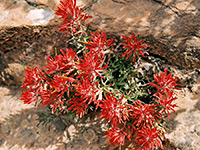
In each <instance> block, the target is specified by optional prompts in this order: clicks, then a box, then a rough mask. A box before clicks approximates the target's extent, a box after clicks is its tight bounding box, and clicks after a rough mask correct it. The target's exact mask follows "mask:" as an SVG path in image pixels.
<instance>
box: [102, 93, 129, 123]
mask: <svg viewBox="0 0 200 150" xmlns="http://www.w3.org/2000/svg"><path fill="white" fill-rule="evenodd" d="M123 99H124V96H122V97H121V99H120V100H117V99H116V98H115V97H114V96H113V94H110V95H107V96H106V99H105V100H103V101H102V103H103V104H102V105H101V106H100V107H101V108H102V110H101V115H100V118H106V121H107V122H110V124H112V125H113V126H114V127H117V126H118V125H119V124H121V123H123V122H124V121H125V120H129V118H128V117H129V116H128V115H129V111H128V108H127V106H126V104H127V102H126V101H125V102H123V101H122V100H123Z"/></svg>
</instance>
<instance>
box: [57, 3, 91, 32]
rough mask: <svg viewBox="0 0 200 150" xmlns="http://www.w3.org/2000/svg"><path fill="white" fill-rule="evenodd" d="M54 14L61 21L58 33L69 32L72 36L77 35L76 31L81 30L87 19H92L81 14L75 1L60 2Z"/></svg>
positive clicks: (80, 9)
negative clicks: (60, 18) (59, 17)
mask: <svg viewBox="0 0 200 150" xmlns="http://www.w3.org/2000/svg"><path fill="white" fill-rule="evenodd" d="M55 14H56V15H59V16H61V17H62V19H63V25H62V26H61V27H60V31H62V32H68V31H70V32H71V34H72V35H74V34H76V33H78V30H82V28H83V27H84V26H83V24H84V23H85V21H86V20H87V19H88V18H92V16H89V15H88V14H83V13H82V8H79V7H78V6H76V0H63V1H60V5H59V6H58V8H57V11H56V12H55ZM87 25H88V24H87ZM87 25H86V26H87ZM81 26H82V27H81Z"/></svg>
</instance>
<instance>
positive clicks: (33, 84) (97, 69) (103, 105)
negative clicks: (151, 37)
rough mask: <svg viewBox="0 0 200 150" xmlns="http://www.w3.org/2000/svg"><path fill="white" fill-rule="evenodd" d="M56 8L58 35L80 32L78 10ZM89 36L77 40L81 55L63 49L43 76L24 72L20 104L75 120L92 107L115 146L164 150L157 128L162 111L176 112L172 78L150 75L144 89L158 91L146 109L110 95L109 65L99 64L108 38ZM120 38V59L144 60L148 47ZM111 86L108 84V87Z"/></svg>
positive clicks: (69, 5) (70, 2)
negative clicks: (60, 23)
mask: <svg viewBox="0 0 200 150" xmlns="http://www.w3.org/2000/svg"><path fill="white" fill-rule="evenodd" d="M60 3H61V4H60V5H59V7H58V10H57V11H56V14H57V15H59V16H61V17H62V19H63V24H64V25H63V26H61V28H60V30H61V31H64V32H68V31H70V32H71V34H72V35H74V34H78V33H81V34H82V33H83V32H85V31H83V30H84V27H85V26H84V22H85V21H86V20H87V19H88V18H90V17H91V16H89V15H87V14H82V9H81V8H78V7H77V6H76V0H64V1H61V2H60ZM90 34H91V36H90V38H91V40H90V41H87V42H81V41H82V40H83V41H86V40H87V39H88V38H89V36H87V35H88V34H86V36H87V38H86V39H80V41H79V44H80V43H84V44H86V45H85V47H84V50H85V51H84V52H83V56H80V55H77V54H76V53H75V52H74V51H73V50H72V49H71V48H70V49H68V48H67V49H66V51H63V50H60V54H59V55H57V54H56V56H55V57H52V56H49V57H47V58H46V59H47V60H46V62H47V65H46V66H44V67H45V68H46V71H42V70H40V69H39V68H37V67H35V68H33V69H32V70H31V69H30V68H28V67H27V68H26V78H25V81H24V84H23V85H22V88H24V91H22V94H21V99H20V100H22V101H23V102H24V103H25V104H30V103H33V102H35V104H42V105H45V106H50V108H51V110H52V113H55V112H56V111H57V112H59V113H61V112H69V111H71V112H75V113H76V114H77V115H78V116H80V117H82V116H83V115H85V114H86V113H87V111H88V109H89V108H93V106H95V108H96V109H98V108H100V110H101V114H100V118H105V120H106V121H107V122H108V123H110V125H111V128H110V129H108V131H107V132H105V134H106V136H107V137H108V138H110V139H109V141H110V142H111V143H113V144H114V145H118V144H124V142H125V139H126V138H127V139H128V140H130V141H131V139H134V142H135V143H134V144H136V145H137V146H138V148H136V149H142V150H147V149H152V150H153V149H154V147H161V148H163V147H162V143H161V139H160V133H161V131H160V130H158V126H159V124H160V122H161V120H162V118H163V115H162V113H166V112H167V113H168V115H169V117H170V112H169V111H170V110H173V111H175V109H174V108H175V107H177V106H176V104H173V102H174V100H176V97H175V96H174V89H177V88H176V86H177V85H178V84H177V83H176V82H177V80H178V79H177V78H174V77H173V76H172V74H171V73H169V74H167V69H165V70H164V72H161V73H160V74H159V75H156V74H154V79H155V81H156V82H157V83H156V84H155V83H149V85H151V86H153V87H155V88H156V89H157V92H156V93H155V94H154V96H155V99H154V101H153V102H155V103H156V104H155V103H154V104H153V103H151V104H145V103H143V102H142V101H140V100H139V99H138V100H136V101H134V100H131V99H130V98H127V96H126V95H125V94H122V93H119V92H118V93H115V92H113V90H115V91H117V89H113V88H112V87H109V86H108V85H107V83H106V82H107V81H108V80H109V78H108V79H107V78H106V77H107V76H106V75H105V74H104V73H105V69H106V68H108V64H105V62H104V60H105V59H107V58H106V55H105V54H107V53H109V52H110V50H109V49H110V48H111V46H113V39H112V38H111V39H107V35H106V33H105V32H104V31H102V32H99V31H97V33H92V32H90ZM81 38H83V37H81ZM122 38H123V39H124V40H125V41H126V43H120V45H124V46H123V48H125V49H126V50H127V51H126V52H124V53H123V55H122V57H124V56H125V55H128V56H127V57H126V59H128V58H129V57H130V56H131V55H132V54H133V62H134V63H135V61H136V57H138V58H139V54H140V55H142V56H143V57H144V53H146V54H148V52H147V51H145V50H144V48H146V47H148V46H147V45H142V43H143V42H144V40H141V41H139V39H136V36H135V34H134V33H132V37H131V36H128V35H122ZM110 82H111V81H108V83H109V85H110ZM111 88H112V90H110V89H111ZM111 91H112V92H113V93H112V92H111ZM118 97H120V98H119V99H118Z"/></svg>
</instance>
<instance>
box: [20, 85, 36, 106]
mask: <svg viewBox="0 0 200 150" xmlns="http://www.w3.org/2000/svg"><path fill="white" fill-rule="evenodd" d="M25 90H26V91H22V94H21V96H20V97H21V98H20V100H22V101H23V102H24V104H30V103H32V102H36V103H37V100H38V92H37V91H35V90H33V89H32V88H31V87H30V88H29V89H28V88H26V87H25Z"/></svg>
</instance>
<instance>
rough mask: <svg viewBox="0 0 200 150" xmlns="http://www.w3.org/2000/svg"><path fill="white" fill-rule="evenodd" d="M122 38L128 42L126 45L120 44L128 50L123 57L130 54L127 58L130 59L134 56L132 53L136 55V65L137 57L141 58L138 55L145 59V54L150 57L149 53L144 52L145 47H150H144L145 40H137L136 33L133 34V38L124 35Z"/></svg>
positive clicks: (134, 58) (134, 57)
mask: <svg viewBox="0 0 200 150" xmlns="http://www.w3.org/2000/svg"><path fill="white" fill-rule="evenodd" d="M122 38H123V39H124V40H125V41H126V43H120V44H121V45H124V46H123V48H126V49H127V51H126V52H125V53H123V54H122V57H124V56H125V55H127V54H128V56H127V57H126V59H128V58H129V57H130V56H131V55H132V53H134V55H133V62H134V63H135V61H136V56H137V57H138V58H139V55H138V53H139V54H141V55H142V56H143V57H145V56H144V53H146V54H147V55H149V53H148V52H147V51H145V50H144V48H145V47H149V46H148V45H142V42H144V40H141V41H139V39H136V37H135V34H134V33H132V37H131V36H129V35H122Z"/></svg>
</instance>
